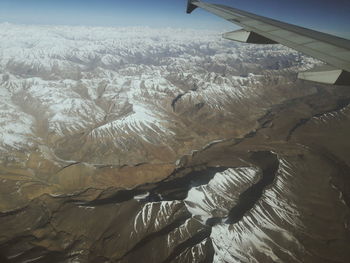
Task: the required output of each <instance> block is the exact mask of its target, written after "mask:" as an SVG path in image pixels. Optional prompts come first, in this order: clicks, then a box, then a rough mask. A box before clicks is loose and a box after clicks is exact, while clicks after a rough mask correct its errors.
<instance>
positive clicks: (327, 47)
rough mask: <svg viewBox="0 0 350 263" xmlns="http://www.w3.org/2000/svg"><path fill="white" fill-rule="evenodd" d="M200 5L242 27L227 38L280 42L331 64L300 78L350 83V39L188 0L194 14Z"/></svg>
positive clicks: (225, 35) (302, 74)
mask: <svg viewBox="0 0 350 263" xmlns="http://www.w3.org/2000/svg"><path fill="white" fill-rule="evenodd" d="M197 7H200V8H203V9H205V10H207V11H209V12H211V13H213V14H215V15H218V16H220V17H222V18H224V19H226V20H228V21H230V22H232V23H234V24H237V25H239V26H241V27H242V29H240V30H237V31H233V32H228V33H225V34H223V37H224V38H226V39H230V40H235V41H240V42H245V43H253V44H276V43H280V44H282V45H285V46H287V47H290V48H293V49H295V50H297V51H300V52H302V53H304V54H306V55H310V56H312V57H315V58H317V59H319V60H321V61H323V62H325V63H327V64H328V65H326V66H323V67H321V68H315V69H313V70H311V71H306V72H301V73H299V74H298V78H300V79H305V80H311V81H316V82H321V83H326V84H336V85H350V40H347V39H344V38H340V37H336V36H333V35H329V34H325V33H322V32H318V31H314V30H310V29H307V28H303V27H299V26H296V25H291V24H287V23H284V22H281V21H278V20H274V19H270V18H267V17H263V16H259V15H255V14H253V13H249V12H245V11H242V10H239V9H236V8H232V7H228V6H224V5H218V4H209V3H204V2H201V1H198V0H188V5H187V13H188V14H190V13H191V12H192V11H193V10H194V9H196V8H197Z"/></svg>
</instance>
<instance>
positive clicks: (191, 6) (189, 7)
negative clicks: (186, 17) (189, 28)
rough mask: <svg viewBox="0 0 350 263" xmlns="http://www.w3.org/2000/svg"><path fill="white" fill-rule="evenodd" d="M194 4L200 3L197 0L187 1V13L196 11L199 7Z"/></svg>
mask: <svg viewBox="0 0 350 263" xmlns="http://www.w3.org/2000/svg"><path fill="white" fill-rule="evenodd" d="M193 2H198V1H196V0H188V1H187V9H186V13H187V14H191V13H192V11H193V10H195V9H196V8H197V7H198V6H196V5H194V4H193Z"/></svg>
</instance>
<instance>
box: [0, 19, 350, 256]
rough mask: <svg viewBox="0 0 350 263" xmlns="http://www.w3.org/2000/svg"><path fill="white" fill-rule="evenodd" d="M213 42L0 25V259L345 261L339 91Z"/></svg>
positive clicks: (291, 57) (126, 31)
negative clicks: (298, 77)
mask: <svg viewBox="0 0 350 263" xmlns="http://www.w3.org/2000/svg"><path fill="white" fill-rule="evenodd" d="M221 33H222V32H218V31H215V30H191V29H173V28H162V29H155V28H151V27H104V28H103V29H102V28H101V27H96V26H94V27H93V26H91V27H88V26H56V25H47V26H45V25H20V24H13V23H0V97H1V99H0V153H1V154H0V262H14V263H15V262H18V263H20V262H38V263H39V262H43V263H46V262H50V263H51V262H52V263H55V262H72V263H73V262H96V263H99V262H124V263H127V262H129V263H133V262H154V263H158V262H159V263H161V262H164V263H165V262H181V263H182V262H188V263H190V262H222V263H224V262H317V263H323V262H324V263H326V262H327V263H328V262H334V263H335V262H337V263H347V262H350V177H349V175H350V154H349V153H350V140H349V133H350V88H349V87H348V86H331V85H324V84H318V83H314V82H308V81H302V80H298V79H297V73H298V72H299V71H301V70H308V69H311V68H313V67H314V66H317V65H322V62H320V61H318V60H316V59H314V58H311V57H308V56H305V55H302V54H301V53H299V52H297V51H295V50H292V49H289V48H287V47H284V46H281V45H252V44H242V43H235V42H232V41H228V40H225V39H223V38H221V36H220V34H221ZM140 259H142V260H140Z"/></svg>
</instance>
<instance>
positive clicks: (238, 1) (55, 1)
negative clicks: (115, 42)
mask: <svg viewBox="0 0 350 263" xmlns="http://www.w3.org/2000/svg"><path fill="white" fill-rule="evenodd" d="M205 1H207V2H211V3H220V4H225V5H228V6H232V7H236V8H240V9H243V10H246V11H250V12H253V13H256V14H259V15H263V16H268V17H271V18H274V19H278V20H282V21H285V22H288V23H292V24H297V25H300V26H304V27H309V28H312V29H315V30H319V31H323V32H327V33H331V34H336V35H338V36H342V37H346V38H350V26H349V25H350V15H349V14H350V1H349V0H205ZM186 2H187V0H0V23H1V22H10V23H18V24H45V25H52V24H54V25H86V26H150V27H175V28H194V29H211V30H222V31H225V30H234V29H236V27H235V26H234V25H233V24H231V23H229V22H227V21H225V20H223V19H221V18H218V17H216V16H214V15H212V14H210V13H207V12H206V11H204V10H196V11H194V12H193V13H192V14H191V15H188V14H186V13H185V9H186Z"/></svg>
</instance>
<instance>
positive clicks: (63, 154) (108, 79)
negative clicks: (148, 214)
mask: <svg viewBox="0 0 350 263" xmlns="http://www.w3.org/2000/svg"><path fill="white" fill-rule="evenodd" d="M0 39H1V41H0V80H1V82H0V92H1V93H0V94H1V105H0V107H1V109H3V110H2V111H1V119H0V123H1V133H0V146H1V151H2V152H5V153H6V152H8V151H9V150H10V151H11V149H17V150H22V149H28V148H31V149H33V147H34V148H35V147H36V148H37V147H38V146H40V145H45V146H47V147H49V148H50V149H51V150H52V151H53V152H55V153H56V155H57V156H59V157H60V158H61V159H65V160H74V161H87V162H92V163H115V164H124V163H128V164H135V163H139V162H145V161H158V162H164V161H173V160H174V159H176V158H177V157H179V156H181V155H182V154H185V153H187V152H189V151H190V150H192V149H193V148H198V147H200V146H201V145H205V144H206V143H208V142H210V141H212V140H215V139H222V138H225V137H227V132H228V131H229V129H220V130H217V129H215V126H216V125H217V124H218V123H220V124H221V125H222V126H230V125H231V126H232V124H233V123H234V122H241V121H242V120H241V118H240V116H237V115H239V113H238V111H237V109H235V108H232V105H233V104H234V103H239V104H245V103H249V102H248V100H252V99H253V98H255V99H259V97H260V95H261V92H262V89H263V87H264V86H266V85H275V84H276V83H281V82H283V83H285V84H286V85H288V83H289V81H290V80H289V79H288V78H281V77H280V76H276V75H275V74H273V72H275V71H278V72H285V71H292V72H293V71H294V70H295V69H296V68H297V67H301V66H302V67H305V68H309V67H311V66H312V65H313V64H314V63H316V62H315V61H314V60H313V59H310V58H305V57H302V56H300V55H299V54H298V53H296V52H294V51H292V50H290V49H287V48H284V47H281V46H267V47H258V48H257V47H255V46H251V45H237V44H234V43H232V42H229V41H225V40H222V39H221V38H220V35H219V33H218V32H210V31H194V30H180V29H152V28H94V27H63V26H22V25H13V24H1V25H0ZM267 72H268V73H267ZM278 99H279V98H277V99H276V100H278ZM259 103H261V105H262V106H263V107H268V106H269V105H270V104H271V103H274V102H272V101H261V102H259ZM243 107H245V106H243ZM254 111H255V112H252V114H259V112H256V111H257V110H256V109H254ZM197 119H201V121H198V120H197ZM253 119H254V120H250V123H249V122H248V121H247V123H244V124H243V125H242V124H241V123H239V125H241V126H249V128H250V127H251V126H253V125H254V123H252V121H255V118H253ZM204 120H205V121H204ZM189 123H191V124H189ZM208 126H209V127H214V130H211V129H208ZM242 128H243V127H242ZM231 131H232V130H231ZM231 131H229V132H230V133H231ZM159 150H160V151H162V152H163V154H161V155H159V154H157V153H156V152H155V151H159ZM94 153H95V154H94Z"/></svg>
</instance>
